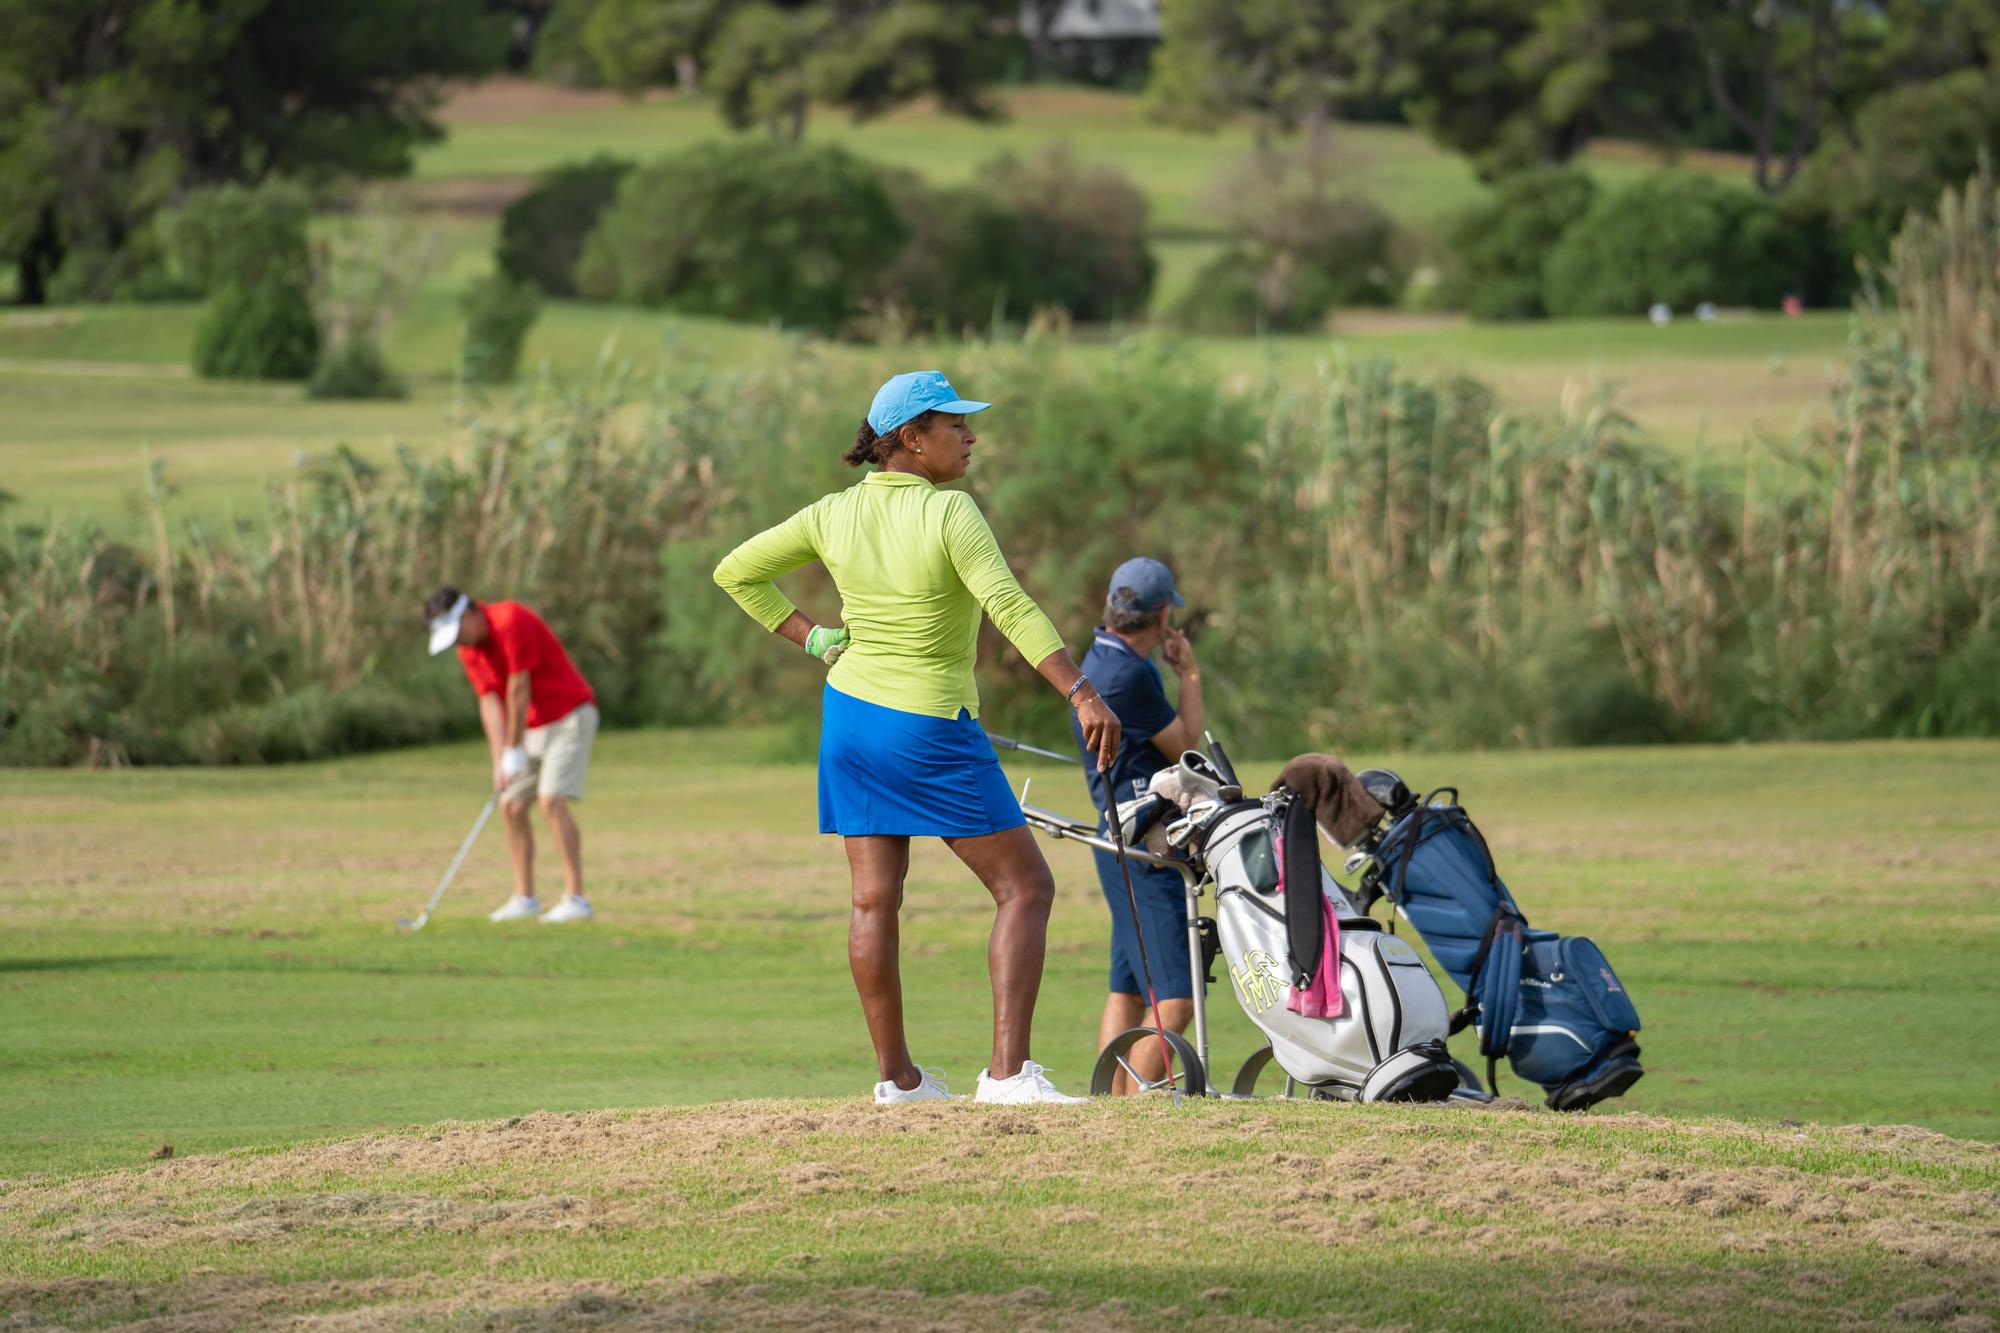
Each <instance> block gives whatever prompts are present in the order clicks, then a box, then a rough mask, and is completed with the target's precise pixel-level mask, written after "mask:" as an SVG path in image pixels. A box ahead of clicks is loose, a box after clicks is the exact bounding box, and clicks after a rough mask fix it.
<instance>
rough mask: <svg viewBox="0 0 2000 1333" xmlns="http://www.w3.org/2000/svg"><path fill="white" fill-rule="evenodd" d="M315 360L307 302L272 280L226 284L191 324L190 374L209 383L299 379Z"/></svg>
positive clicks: (286, 285) (314, 329)
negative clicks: (213, 380) (196, 322)
mask: <svg viewBox="0 0 2000 1333" xmlns="http://www.w3.org/2000/svg"><path fill="white" fill-rule="evenodd" d="M318 360H319V328H318V326H317V325H316V324H315V323H314V322H313V311H312V303H311V302H310V301H308V300H307V299H306V294H305V292H304V290H303V289H301V288H300V287H298V286H295V285H294V284H291V283H288V282H283V281H280V280H278V279H276V278H267V279H266V280H265V281H263V282H260V283H256V284H254V285H248V286H246V285H244V284H241V283H235V282H231V283H225V284H224V285H223V286H221V287H219V288H217V289H216V291H215V292H214V294H213V295H212V296H211V297H210V298H209V302H208V309H207V311H206V312H204V313H203V315H202V317H201V323H200V324H198V325H196V326H195V331H194V369H195V373H196V374H198V375H204V376H207V377H208V378H210V379H239V380H302V379H305V378H306V377H307V376H309V375H311V374H312V373H313V367H314V365H315V364H317V362H318Z"/></svg>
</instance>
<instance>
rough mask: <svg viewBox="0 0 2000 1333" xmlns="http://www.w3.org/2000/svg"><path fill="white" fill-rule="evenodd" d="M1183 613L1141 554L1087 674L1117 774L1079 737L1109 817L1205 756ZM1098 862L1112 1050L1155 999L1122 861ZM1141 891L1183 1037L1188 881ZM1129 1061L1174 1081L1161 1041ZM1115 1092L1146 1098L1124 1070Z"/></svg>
mask: <svg viewBox="0 0 2000 1333" xmlns="http://www.w3.org/2000/svg"><path fill="white" fill-rule="evenodd" d="M1181 605H1184V603H1183V601H1182V599H1181V595H1180V592H1179V590H1178V589H1176V588H1175V587H1174V574H1173V571H1172V570H1170V569H1168V568H1167V567H1166V566H1165V565H1163V564H1161V563H1160V562H1159V561H1157V560H1151V559H1148V558H1147V557H1145V556H1135V557H1133V558H1132V559H1130V560H1127V561H1126V562H1125V563H1124V564H1122V565H1120V566H1118V568H1117V570H1116V571H1115V572H1114V573H1113V574H1112V575H1111V587H1110V589H1109V591H1108V592H1107V593H1106V594H1105V598H1104V623H1103V624H1102V625H1099V626H1098V627H1097V631H1096V634H1095V636H1094V637H1093V640H1092V642H1091V645H1090V651H1089V652H1087V653H1085V654H1084V658H1083V673H1084V674H1085V675H1086V676H1089V677H1090V678H1091V679H1092V680H1094V681H1096V682H1097V687H1098V689H1099V690H1100V691H1101V692H1102V693H1103V695H1104V701H1105V702H1106V703H1107V704H1109V705H1111V711H1112V712H1114V713H1116V714H1117V715H1118V721H1119V724H1120V726H1121V728H1122V733H1121V736H1122V739H1121V740H1120V743H1119V746H1118V754H1117V757H1116V758H1114V759H1113V760H1112V761H1111V767H1110V768H1109V769H1108V770H1106V771H1104V772H1101V773H1100V772H1099V771H1098V770H1097V767H1096V765H1094V764H1092V763H1089V762H1087V761H1088V760H1089V759H1090V758H1091V757H1092V751H1093V748H1094V747H1092V746H1091V745H1090V743H1089V738H1088V737H1086V736H1085V735H1084V734H1083V733H1082V732H1081V731H1078V732H1077V744H1078V745H1079V746H1081V747H1082V748H1083V751H1084V758H1085V760H1086V762H1085V764H1084V766H1083V772H1084V779H1085V781H1086V782H1088V783H1089V786H1090V799H1091V803H1092V804H1094V805H1095V806H1096V807H1097V808H1098V810H1099V811H1100V812H1102V813H1105V814H1106V815H1107V816H1108V814H1109V811H1110V806H1111V800H1112V798H1113V797H1114V796H1115V798H1116V799H1117V800H1118V801H1119V802H1121V803H1122V802H1128V801H1130V800H1131V799H1132V798H1133V797H1134V796H1136V795H1140V794H1143V793H1144V792H1145V790H1146V784H1147V783H1148V782H1150V781H1152V777H1153V774H1155V773H1157V772H1159V771H1160V770H1161V769H1163V768H1165V767H1167V766H1168V765H1169V764H1172V763H1174V762H1176V761H1178V760H1179V759H1180V757H1181V752H1182V751H1183V750H1191V749H1198V748H1200V745H1201V735H1202V711H1201V668H1200V666H1199V665H1197V664H1196V662H1195V658H1194V649H1193V648H1190V647H1189V646H1188V641H1187V636H1186V635H1185V634H1182V633H1181V632H1180V631H1179V630H1177V629H1174V628H1173V627H1172V626H1170V625H1169V624H1168V623H1167V621H1168V619H1169V618H1170V617H1171V616H1172V615H1173V613H1174V608H1175V607H1178V606H1181ZM1155 648H1157V649H1159V650H1160V655H1161V656H1162V657H1164V658H1165V659H1166V661H1167V665H1168V666H1169V667H1172V668H1173V671H1174V674H1175V675H1176V676H1179V677H1180V709H1179V711H1176V710H1175V708H1174V705H1173V704H1171V703H1169V702H1168V701H1167V692H1166V689H1165V688H1164V687H1163V685H1162V684H1161V681H1160V669H1159V668H1158V667H1156V666H1154V665H1153V662H1152V654H1153V650H1154V649H1155ZM1092 854H1093V855H1094V856H1095V857H1096V858H1097V880H1098V884H1099V886H1100V887H1101V888H1102V889H1103V890H1104V899H1105V901H1106V902H1107V903H1109V904H1110V906H1111V991H1110V994H1109V996H1108V997H1107V998H1106V999H1105V1002H1104V1017H1103V1019H1102V1020H1101V1021H1100V1022H1099V1024H1098V1032H1097V1045H1098V1049H1100V1050H1102V1049H1103V1048H1104V1047H1105V1046H1107V1045H1108V1044H1110V1041H1111V1039H1112V1038H1113V1037H1116V1036H1117V1035H1118V1034H1119V1033H1121V1032H1123V1031H1125V1030H1126V1029H1127V1028H1135V1027H1138V1026H1140V1025H1142V1024H1144V1023H1145V1022H1146V1021H1147V1018H1146V996H1145V992H1144V987H1143V984H1142V978H1141V969H1140V966H1139V941H1138V939H1137V937H1136V936H1134V934H1133V933H1132V913H1131V905H1130V904H1129V903H1128V902H1127V901H1126V898H1125V881H1124V878H1123V877H1122V876H1121V875H1120V873H1119V870H1118V858H1117V857H1115V856H1113V855H1112V854H1111V853H1109V852H1094V853H1092ZM1132 891H1133V895H1134V896H1135V897H1136V898H1137V899H1138V902H1139V918H1140V921H1141V922H1142V924H1143V925H1144V927H1145V931H1146V951H1147V955H1148V957H1150V958H1151V960H1152V964H1153V981H1154V984H1155V988H1156V993H1157V994H1158V996H1159V999H1160V1021H1161V1022H1162V1023H1164V1024H1166V1025H1167V1026H1168V1027H1170V1028H1172V1029H1173V1030H1174V1031H1176V1032H1180V1031H1182V1030H1184V1029H1185V1028H1186V1027H1187V1025H1188V1020H1189V1019H1191V1018H1193V1017H1194V976H1193V974H1192V973H1191V972H1190V971H1189V963H1188V951H1187V923H1186V919H1185V914H1184V911H1185V904H1184V903H1183V901H1182V900H1183V896H1184V892H1185V891H1184V889H1183V888H1182V884H1181V877H1180V876H1179V875H1178V874H1177V873H1175V872H1174V871H1172V870H1168V869H1165V868H1163V867H1159V866H1147V865H1134V866H1133V867H1132ZM1126 1058H1127V1060H1128V1062H1129V1063H1130V1064H1131V1066H1132V1069H1133V1071H1134V1072H1136V1073H1137V1074H1138V1075H1139V1076H1140V1077H1141V1078H1145V1079H1149V1080H1150V1079H1157V1078H1161V1077H1163V1076H1164V1075H1165V1073H1166V1071H1165V1070H1164V1069H1162V1068H1161V1066H1160V1053H1159V1049H1158V1047H1157V1046H1156V1045H1154V1043H1152V1042H1142V1043H1140V1044H1139V1045H1138V1046H1135V1047H1133V1048H1132V1050H1131V1051H1130V1052H1129V1053H1128V1055H1127V1057H1126ZM1114 1090H1115V1091H1117V1092H1121V1093H1126V1092H1133V1091H1136V1089H1135V1088H1134V1087H1133V1085H1132V1081H1131V1079H1130V1078H1129V1077H1128V1076H1127V1075H1126V1074H1124V1073H1123V1072H1120V1073H1119V1075H1118V1081H1117V1084H1116V1085H1115V1089H1114Z"/></svg>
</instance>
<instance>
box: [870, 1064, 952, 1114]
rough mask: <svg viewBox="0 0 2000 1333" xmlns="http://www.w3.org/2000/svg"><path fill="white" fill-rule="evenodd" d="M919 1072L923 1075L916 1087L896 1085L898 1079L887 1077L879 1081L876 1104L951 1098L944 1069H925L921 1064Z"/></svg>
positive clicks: (876, 1090)
mask: <svg viewBox="0 0 2000 1333" xmlns="http://www.w3.org/2000/svg"><path fill="white" fill-rule="evenodd" d="M917 1073H918V1074H919V1075H921V1076H922V1077H920V1078H919V1079H918V1080H917V1086H916V1087H914V1088H899V1087H897V1086H896V1080H894V1079H892V1078H885V1079H883V1080H882V1081H881V1082H880V1083H877V1084H876V1085H875V1104H876V1105H877V1106H890V1105H893V1104H895V1103H897V1102H948V1101H950V1100H951V1089H950V1088H947V1087H946V1086H945V1085H944V1071H943V1070H942V1069H925V1068H923V1067H921V1066H919V1067H918V1069H917Z"/></svg>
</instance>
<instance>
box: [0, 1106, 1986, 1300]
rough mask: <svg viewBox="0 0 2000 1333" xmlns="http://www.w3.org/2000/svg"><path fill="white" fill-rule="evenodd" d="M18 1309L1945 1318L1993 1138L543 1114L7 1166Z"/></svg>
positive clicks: (1094, 1116) (1639, 1126)
mask: <svg viewBox="0 0 2000 1333" xmlns="http://www.w3.org/2000/svg"><path fill="white" fill-rule="evenodd" d="M0 1253H4V1254H6V1255H7V1256H8V1260H7V1262H6V1264H5V1267H4V1270H0V1271H4V1272H5V1274H6V1276H5V1278H4V1279H0V1319H7V1320H11V1321H12V1322H8V1323H6V1326H7V1327H16V1326H22V1327H36V1326H42V1325H55V1326H71V1327H78V1328H91V1327H121V1326H139V1327H146V1328H152V1329H181V1328H210V1327H246V1326H253V1325H254V1326H271V1325H285V1326H297V1327H313V1328H345V1327H384V1326H388V1327H399V1326H415V1327H423V1328H515V1327H538V1328H542V1327H553V1328H593V1329H595V1328H686V1327H752V1328H765V1327H772V1328H776V1327H785V1328H800V1327H807V1328H813V1327H869V1328H880V1329H898V1330H900V1329H907V1328H931V1327H945V1326H954V1327H963V1326H968V1325H970V1326H974V1327H998V1326H1005V1327H1034V1328H1052V1329H1067V1328H1085V1327H1089V1328H1125V1327H1131V1328H1137V1327H1141V1326H1146V1327H1152V1326H1157V1325H1160V1324H1168V1325H1191V1324H1194V1323H1196V1322H1207V1321H1213V1320H1215V1319H1217V1318H1223V1319H1227V1320H1229V1321H1231V1322H1232V1323H1238V1324H1242V1325H1245V1326H1269V1327H1291V1326H1297V1325H1310V1326H1314V1327H1329V1326H1356V1327H1362V1326H1366V1327H1377V1326H1384V1325H1389V1326H1398V1325H1400V1326H1410V1327H1421V1328H1433V1327H1453V1328H1461V1327H1477V1326H1491V1327H1526V1326H1549V1325H1573V1326H1587V1327H1605V1326H1614V1325H1615V1326H1619V1327H1634V1326H1637V1327H1646V1328H1662V1329H1666V1328H1697V1327H1699V1328H1712V1327H1732V1326H1733V1327H1746V1326H1757V1327H1759V1328H1770V1327H1814V1328H1829V1327H1860V1326H1868V1327H1883V1326H1907V1327H1949V1328H1955V1329H1961V1330H1974V1329H1990V1328H1992V1327H1994V1322H1995V1319H1996V1317H2000V1296H1996V1291H2000V1149H1996V1148H1995V1147H1993V1146H1990V1145H1981V1144H1971V1143H1965V1142H1961V1141H1958V1140H1955V1139H1951V1138H1948V1137H1946V1136H1943V1135H1940V1134H1935V1133H1931V1132H1929V1131H1925V1130H1917V1129H1907V1128H1888V1129H1884V1128H1880V1127H1875V1128H1867V1127H1851V1128H1822V1127H1807V1126H1794V1125H1784V1124H1780V1125H1768V1126H1751V1125H1743V1124H1736V1123H1729V1122H1722V1121H1691V1120H1674V1119H1665V1118H1660V1117H1649V1116H1638V1115H1626V1116H1592V1117H1587V1118H1585V1117H1558V1116H1555V1115H1552V1114H1548V1113H1544V1112H1539V1111H1533V1110H1529V1109H1528V1108H1526V1107H1525V1106H1522V1105H1521V1104H1519V1103H1512V1104H1507V1103H1502V1104H1500V1105H1499V1106H1498V1107H1496V1108H1490V1109H1486V1110H1473V1109H1462V1108H1437V1109H1403V1108H1394V1109H1392V1108H1368V1109H1360V1108H1353V1107H1331V1106H1324V1105H1304V1104H1290V1103H1280V1102H1257V1103H1242V1102H1237V1103H1202V1104H1199V1105H1191V1106H1189V1107H1188V1108H1186V1109H1184V1110H1182V1111H1180V1112H1174V1111H1172V1110H1171V1109H1170V1108H1167V1107H1165V1106H1163V1105H1159V1104H1157V1103H1155V1104H1146V1105H1136V1104H1123V1105H1107V1104H1096V1105H1091V1106H1087V1107H1079V1108H1065V1109H1055V1108H1051V1109H1048V1110H1045V1111H1041V1112H1038V1113H1032V1114H1031V1113H1029V1112H1026V1111H1022V1110H1016V1109H1007V1108H994V1107H982V1106H975V1105H970V1104H962V1103H960V1104H952V1105H947V1106H921V1107H906V1108H899V1109H897V1110H894V1111H882V1110H878V1109H877V1108H875V1107H873V1106H869V1105H865V1104H859V1103H852V1102H837V1103H836V1102H748V1103H733V1104H724V1105H714V1106H706V1107H698V1108H689V1109H680V1110H661V1111H643V1112H597V1113H590V1114H567V1115H556V1114H541V1115H533V1116H527V1117H518V1118H514V1119H509V1120H504V1121H495V1122H492V1123H487V1124H459V1123H453V1124H444V1125H438V1126H434V1127H431V1128H430V1129H427V1130H415V1129H413V1130H410V1131H408V1132H404V1133H399V1134H384V1135H375V1136H371V1137H367V1138H358V1139H352V1140H347V1141H343V1142H336V1143H330V1144H325V1145H319V1146H309V1147H301V1148H296V1149H292V1150H288V1151H284V1152H278V1153H263V1154H260V1153H252V1152H242V1153H234V1154H229V1155H224V1156H219V1157H206V1158H202V1157H196V1158H180V1159H171V1160H165V1161H161V1162H159V1163H158V1164H156V1165H153V1166H150V1167H148V1168H145V1169H143V1170H133V1171H122V1172H111V1173H105V1174H97V1175H90V1176H82V1177H76V1178H69V1179H57V1178H49V1177H40V1178H33V1177H31V1178H28V1179H26V1180H21V1181H17V1182H13V1183H5V1184H0Z"/></svg>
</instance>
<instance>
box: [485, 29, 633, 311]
mask: <svg viewBox="0 0 2000 1333" xmlns="http://www.w3.org/2000/svg"><path fill="white" fill-rule="evenodd" d="M539 50H540V48H539V47H537V53H538V54H539ZM631 170H632V164H631V163H630V162H626V161H624V160H622V159H619V158H614V157H595V158H592V159H591V160H590V161H588V162H575V163H570V164H567V165H565V166H560V167H557V168H555V169H554V170H553V171H550V172H548V173H546V174H545V175H543V176H542V177H541V179H540V180H538V181H537V182H536V183H535V188H534V189H532V190H530V191H528V192H527V193H526V194H524V195H522V196H521V197H520V198H519V199H516V200H515V201H514V202H513V203H511V204H509V205H508V206H507V211H506V212H504V213H502V214H501V215H500V242H499V246H498V248H497V249H496V250H495V251H494V255H493V258H494V262H496V263H497V264H499V266H500V268H501V271H502V272H505V273H510V274H512V275H513V276H514V277H516V278H519V279H520V280H521V281H523V282H530V283H533V284H534V285H535V286H537V287H539V288H541V289H542V290H543V291H544V292H546V293H548V294H549V295H550V296H575V295H576V261H577V260H578V258H580V257H581V256H582V254H583V245H584V242H585V241H586V240H588V239H589V237H590V233H591V231H592V230H593V229H594V228H595V227H596V226H597V220H598V218H599V217H601V216H603V213H604V210H605V209H606V208H608V207H609V206H610V204H611V201H612V200H613V199H614V198H616V197H617V194H618V183H619V182H620V181H622V180H624V179H625V176H626V174H627V173H629V172H630V171H631Z"/></svg>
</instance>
